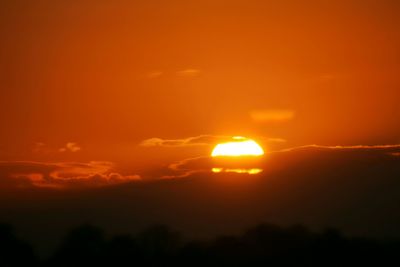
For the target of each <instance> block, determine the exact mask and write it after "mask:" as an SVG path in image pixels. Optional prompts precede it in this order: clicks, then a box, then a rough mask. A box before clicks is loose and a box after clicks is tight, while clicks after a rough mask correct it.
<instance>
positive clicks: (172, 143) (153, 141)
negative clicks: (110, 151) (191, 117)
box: [140, 135, 232, 147]
mask: <svg viewBox="0 0 400 267" xmlns="http://www.w3.org/2000/svg"><path fill="white" fill-rule="evenodd" d="M231 138H232V137H231V136H220V135H199V136H195V137H188V138H184V139H162V138H157V137H155V138H149V139H146V140H144V141H142V142H141V143H140V146H145V147H154V146H162V147H184V146H204V145H213V144H216V143H219V142H224V141H229V140H231Z"/></svg>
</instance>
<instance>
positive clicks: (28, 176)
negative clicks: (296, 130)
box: [0, 161, 140, 188]
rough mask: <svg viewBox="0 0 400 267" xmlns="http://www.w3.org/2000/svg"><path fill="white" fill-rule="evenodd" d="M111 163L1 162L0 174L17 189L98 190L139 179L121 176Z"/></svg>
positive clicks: (132, 176)
mask: <svg viewBox="0 0 400 267" xmlns="http://www.w3.org/2000/svg"><path fill="white" fill-rule="evenodd" d="M113 169H114V164H112V163H111V162H102V161H92V162H89V163H77V162H61V163H42V162H28V161H21V162H0V175H1V177H2V178H3V179H4V180H6V181H7V182H8V184H13V185H15V186H17V187H27V186H34V187H49V188H78V187H101V186H107V185H114V184H120V183H126V182H131V181H137V180H140V176H139V175H121V174H119V173H116V172H115V171H114V170H113Z"/></svg>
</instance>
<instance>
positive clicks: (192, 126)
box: [0, 0, 400, 236]
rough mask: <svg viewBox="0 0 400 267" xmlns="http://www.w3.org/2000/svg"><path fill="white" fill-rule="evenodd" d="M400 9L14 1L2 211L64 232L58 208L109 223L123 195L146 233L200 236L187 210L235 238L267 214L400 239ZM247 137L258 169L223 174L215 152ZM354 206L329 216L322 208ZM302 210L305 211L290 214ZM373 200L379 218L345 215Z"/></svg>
mask: <svg viewBox="0 0 400 267" xmlns="http://www.w3.org/2000/svg"><path fill="white" fill-rule="evenodd" d="M399 14H400V1H396V0H380V1H374V0H335V1H323V0H308V1H300V0H299V1H296V0H279V1H278V0H276V1H261V0H258V1H256V0H246V1H244V0H243V1H242V0H229V1H222V0H202V1H200V0H199V1H197V0H190V1H180V0H169V1H162V0H148V1H147V0H146V1H128V0H126V1H123V0H114V1H105V0H83V1H75V0H73V1H67V0H65V1H64V0H60V1H54V0H51V1H50V0H39V1H30V0H5V1H1V2H0V40H1V41H0V125H1V129H2V130H1V131H0V179H1V180H0V192H2V193H1V194H2V196H0V198H2V199H3V200H2V201H1V203H0V206H1V207H3V208H7V210H8V211H13V212H11V213H7V214H5V213H2V214H1V218H2V219H4V218H6V219H10V220H11V221H15V222H17V223H18V222H19V223H20V224H21V225H24V219H23V218H25V216H29V214H39V215H38V218H39V219H38V220H39V221H40V220H44V221H46V220H47V219H48V218H49V217H51V216H50V215H49V214H51V212H49V211H53V212H54V214H58V215H57V216H59V217H58V218H64V217H63V216H66V217H65V218H67V219H66V220H64V221H63V223H65V224H67V221H68V222H71V221H74V222H75V221H77V218H75V219H70V218H69V217H68V216H67V215H66V213H65V214H64V215H60V214H59V213H61V208H60V207H63V208H65V209H67V210H68V209H71V210H73V207H76V206H79V204H77V205H76V203H77V202H78V200H77V199H81V201H82V202H85V204H84V205H85V206H82V207H81V209H80V210H79V212H82V214H84V213H85V212H83V210H85V209H87V210H95V211H93V217H90V215H87V217H85V218H86V219H87V220H89V221H92V220H93V221H94V222H104V223H103V224H104V225H107V223H108V221H107V219H104V218H105V216H106V215H102V214H103V213H102V212H104V214H107V211H110V213H111V210H114V208H112V207H114V206H120V203H122V202H124V203H128V204H127V206H126V207H124V208H121V209H123V214H128V213H129V212H130V211H129V209H128V207H129V208H132V213H133V214H135V215H132V217H134V218H138V217H140V218H142V219H141V220H142V221H140V222H141V223H142V224H143V225H144V224H146V223H148V222H152V221H159V220H161V221H163V220H165V221H167V222H169V223H171V224H174V223H175V224H176V225H179V226H181V227H182V228H185V227H187V228H189V229H191V230H193V232H196V231H197V230H198V231H199V232H201V231H203V230H204V229H202V228H201V227H200V226H198V225H196V224H195V223H194V224H193V225H195V226H193V225H191V226H188V225H190V223H189V222H188V223H187V224H185V223H182V222H181V224H179V223H178V221H179V220H181V219H182V220H183V218H184V215H182V214H186V213H185V212H186V211H188V210H189V208H188V207H186V206H185V205H188V206H190V204H191V203H192V204H193V206H194V207H198V208H199V212H198V213H197V214H194V215H193V216H194V218H197V222H198V223H199V222H200V221H202V220H207V218H211V217H212V218H214V217H213V216H214V215H215V214H218V216H221V218H220V217H218V216H217V217H218V219H215V220H216V221H215V225H220V226H218V227H219V228H218V227H217V228H218V229H222V228H223V227H225V226H226V227H228V226H227V225H230V224H225V221H224V220H223V215H226V214H222V213H220V210H225V211H226V210H228V211H227V212H228V214H229V215H227V216H228V217H226V218H231V219H233V218H235V220H236V221H235V220H233V221H234V222H235V223H238V224H239V226H240V227H241V226H243V225H245V224H246V223H250V222H252V221H257V220H264V219H265V220H268V219H269V218H272V220H276V221H277V222H287V221H290V222H292V221H294V222H295V221H300V220H302V221H305V222H310V224H312V223H315V224H318V225H321V224H326V223H331V222H332V224H335V223H338V225H339V226H343V227H348V229H350V230H355V229H356V228H355V227H353V226H354V224H356V223H359V222H360V221H361V220H362V219H365V218H370V216H372V214H373V213H374V212H377V211H380V212H381V213H382V214H384V215H385V216H386V215H387V216H389V217H385V218H388V220H389V221H390V223H388V225H389V228H387V229H390V230H388V231H389V232H390V233H394V232H396V233H398V234H399V236H400V229H398V227H396V226H395V225H396V224H395V223H397V222H398V220H397V219H394V218H392V217H391V216H392V215H390V214H391V211H393V209H392V208H393V207H394V204H393V202H391V200H393V198H390V196H393V197H394V198H395V199H396V201H397V200H399V199H398V197H395V196H396V195H398V192H397V191H395V190H399V182H397V181H396V180H395V178H396V177H397V178H399V177H400V161H399V160H400V146H399V145H398V144H400V108H399V102H400V75H399V74H400V49H399V48H400V30H399V29H400V15H399ZM234 136H244V137H246V138H251V139H253V140H255V141H257V143H258V144H260V146H261V147H262V148H263V149H264V151H265V155H264V156H263V158H262V160H261V162H258V163H257V166H256V167H260V166H261V168H262V169H263V172H262V173H261V174H258V175H254V177H253V176H252V177H251V178H250V176H251V175H248V174H238V173H234V174H229V173H225V174H220V176H221V177H223V178H221V180H218V179H217V178H216V176H218V174H212V173H211V172H210V171H211V168H212V167H214V166H213V164H214V163H213V162H212V159H211V158H210V155H211V152H212V149H213V148H214V147H215V145H217V144H219V143H223V142H227V141H229V140H231V139H232V137H234ZM239 161H240V160H239ZM232 164H233V165H234V164H236V163H232ZM232 164H231V165H232ZM233 167H234V166H233ZM332 173H337V175H339V174H341V175H342V176H340V177H341V178H339V177H336V176H332V175H333V174H332ZM199 177H203V178H199ZM271 177H274V179H275V180H274V179H272V178H271ZM344 177H345V178H346V179H344ZM354 177H357V178H354ZM347 178H348V180H347ZM352 178H354V179H352ZM199 179H200V180H199ZM229 179H233V180H234V181H235V182H234V183H233V184H232V181H227V180H229ZM270 179H272V180H274V181H275V182H272V187H271V188H274V189H275V191H272V189H271V188H270V187H269V186H270V185H269V184H268V182H267V181H270ZM291 179H292V180H291ZM363 179H365V180H366V181H368V182H367V183H365V184H363V185H362V186H356V185H359V182H360V181H364V180H363ZM177 180H179V181H181V180H184V181H186V182H182V183H183V184H180V182H179V181H177ZM147 181H149V184H147V183H145V184H143V182H147ZM190 181H193V183H190ZM240 181H241V182H240ZM385 181H386V182H385ZM165 183H167V184H165ZM169 183H170V184H169ZM176 183H178V185H176ZM240 183H245V184H240ZM375 183H379V185H377V184H375ZM199 184H200V185H199ZM255 184H257V187H252V186H255ZM295 185H296V186H295ZM115 186H117V187H115ZM152 186H154V188H152ZM163 186H165V187H163ZM335 186H337V188H336V187H335ZM93 188H94V189H98V190H100V191H96V190H95V191H90V192H88V193H84V192H82V191H81V189H90V190H92V189H93ZM141 188H142V189H143V190H142V189H141ZM223 188H225V189H223ZM226 188H228V189H226ZM238 188H241V189H238ZM256 188H258V189H256ZM267 188H268V189H267ZM327 188H330V189H332V188H333V189H332V190H333V191H332V192H336V193H332V192H331V191H329V190H330V189H328V191H329V192H331V193H332V194H331V193H326V191H323V190H325V189H327ZM339 188H340V189H339ZM378 188H379V190H378ZM64 189H65V190H64ZM108 189H109V190H110V192H108V191H107V190H108ZM35 190H37V191H35ZM60 190H61V191H62V192H60ZM104 190H105V191H104ZM118 190H120V191H121V192H120V193H118V192H119V191H118ZM201 190H204V191H203V192H202V191H201ZM254 190H255V191H254ZM310 190H311V191H312V190H315V191H312V192H314V193H315V195H313V194H311V196H310V198H311V199H312V200H313V201H311V200H310V202H309V200H305V198H306V195H307V194H308V193H306V192H310ZM363 190H364V191H363ZM371 190H372V191H371ZM391 190H392V191H391ZM75 191H76V192H75ZM27 192H29V193H27ZM55 192H58V193H55ZM74 192H75V193H74ZM251 192H252V193H251ZM317 192H318V193H317ZM323 192H325V193H326V194H327V195H325V196H324V193H323ZM357 192H358V193H359V194H358V193H357ZM382 192H384V193H383V194H382V195H385V196H387V198H380V197H381V195H380V194H381V193H382ZM390 192H391V193H390ZM203 193H204V194H209V195H210V199H209V200H207V201H206V200H204V201H205V202H202V200H201V199H202V198H201V196H202V194H203ZM225 193H226V195H224V194H225ZM53 194H55V195H53ZM57 194H60V195H57ZM71 194H72V195H71ZM73 194H76V195H75V196H76V198H75V197H72V196H73ZM286 194H287V195H286ZM330 194H331V195H330ZM117 195H118V196H119V197H115V198H114V196H117ZM170 195H173V197H171V198H169V197H167V196H170ZM250 195H251V197H250ZM334 195H335V196H334ZM342 195H343V203H341V204H340V203H337V206H335V207H332V210H333V211H332V213H331V214H329V215H328V214H326V213H325V211H323V209H322V208H321V209H319V208H317V207H315V209H314V206H313V207H312V208H311V206H312V205H314V204H315V203H318V202H319V201H320V200H321V198H323V199H324V200H325V201H326V202H327V203H332V202H330V201H328V200H327V199H328V198H330V197H332V199H339V198H342ZM354 195H355V196H354ZM89 196H92V197H89ZM265 196H267V199H265V198H263V197H265ZM294 196H297V197H298V198H297V200H296V197H294ZM339 196H340V197H339ZM325 197H326V199H325ZM47 198H49V199H52V200H51V201H49V199H47ZM219 198H220V200H221V201H222V202H221V203H219V204H220V206H219V205H218V204H217V205H216V206H214V207H213V208H212V210H211V211H210V210H203V208H204V206H203V205H202V204H201V203H203V204H204V205H211V206H213V204H212V203H211V202H212V201H211V199H212V200H213V201H217V202H218V199H219ZM71 199H72V200H71ZM182 199H188V202H187V203H186V204H183V202H184V201H182ZM298 199H302V200H301V201H306V203H308V204H305V205H306V207H309V209H307V208H304V206H303V208H304V209H305V210H303V209H302V208H300V209H297V210H296V211H295V212H294V211H293V210H292V211H291V212H292V213H291V212H289V210H290V208H289V206H290V205H291V204H288V203H292V204H293V205H295V203H304V202H298ZM377 199H378V200H379V199H380V201H382V202H379V203H381V204H379V203H378V204H377V202H373V200H377ZM6 200H11V201H6ZM270 200H273V202H272V203H271V201H270ZM345 200H346V201H349V202H346V201H345ZM52 201H55V203H59V204H60V206H57V204H51V205H53V206H46V205H47V204H48V203H50V202H52ZM74 201H75V202H74ZM88 201H89V202H88ZM91 201H93V202H91ZM168 201H170V202H168ZM190 201H192V202H190ZM262 201H264V202H265V201H267V202H268V204H266V209H269V211H268V212H264V211H261V210H260V209H261V207H263V205H264V204H260V203H264V202H262ZM352 201H353V202H352ZM143 202H145V204H143V206H142V208H143V209H145V208H146V207H147V208H149V207H152V208H154V209H151V210H152V212H150V213H147V212H146V211H144V210H142V209H141V208H139V206H140V205H139V204H138V203H143ZM350 202H351V203H353V204H349V203H350ZM43 203H46V204H43ZM68 203H74V204H71V206H68V205H69V204H68ZM88 203H89V204H88ZM90 203H91V204H90ZM101 203H103V204H101ZM104 203H108V204H107V205H105V206H106V207H105V210H102V211H100V210H101V209H100V208H99V207H100V206H102V207H104ZM133 203H136V204H133ZM210 203H211V204H210ZM214 203H215V202H214ZM229 203H231V204H232V205H233V203H235V205H236V204H238V203H239V204H238V206H239V207H238V209H237V210H234V211H233V210H229V209H230V208H231V206H230V204H229ZM257 203H258V204H257ZM310 203H314V204H310ZM367 203H368V204H367ZM371 203H372V204H371ZM373 203H375V204H376V206H373V210H374V212H372V211H371V212H370V213H369V212H367V211H364V212H365V213H363V214H361V215H360V216H359V217H357V215H354V217H351V218H349V217H346V218H349V219H348V220H349V221H345V219H343V220H341V219H340V218H342V217H341V215H343V216H344V217H343V218H345V214H341V215H340V213H338V212H339V210H340V208H339V207H346V208H348V209H349V211H348V214H350V213H351V212H352V211H353V209H354V210H357V209H358V210H360V209H359V207H360V206H362V207H365V206H367V205H373ZM396 203H397V202H396ZM30 205H31V206H30ZM74 205H75V206H74ZM132 205H134V206H132ZM135 205H139V206H135ZM163 205H166V206H167V207H169V208H170V209H169V210H170V211H171V209H172V210H173V208H172V207H175V208H176V209H177V210H176V211H175V212H176V213H174V212H173V211H172V212H171V214H168V215H167V214H164V213H163V212H161V210H162V209H163V208H162V207H164V206H163ZM299 205H300V204H299ZM307 205H310V206H307ZM332 205H334V204H332ZM335 205H336V204H335ZM380 205H381V206H380ZM382 206H384V207H385V208H382ZM39 207H40V208H39ZM85 207H86V208H85ZM227 207H228V208H227ZM249 207H253V208H249ZM255 207H256V208H255ZM280 208H281V209H282V212H283V215H282V216H280V215H278V214H279V212H277V210H279V209H280ZM219 209H220V210H219ZM96 210H99V213H96V212H97V211H96ZM117 210H118V209H117ZM301 210H303V211H304V213H301ZM75 211H76V210H74V212H75ZM79 212H77V213H78V214H80V213H79ZM113 212H114V211H113ZM121 212H122V210H121ZM309 212H313V213H315V214H318V216H319V215H321V216H320V217H319V218H320V219H321V220H319V219H318V220H314V219H315V218H310V217H309V216H308V215H306V214H308V213H309ZM360 212H361V211H360ZM250 213H251V214H250ZM90 214H91V213H90ZM95 214H96V215H95ZM99 214H100V215H99ZM113 214H114V213H113ZM121 214H122V213H121ZM121 214H119V215H118V214H117V212H115V214H114V216H117V217H118V216H122V215H121ZM338 214H339V215H338ZM229 216H231V217H229ZM268 216H271V217H268ZM346 216H347V215H346ZM382 216H383V215H382ZM77 217H79V216H77ZM118 218H119V220H120V221H119V222H120V225H126V224H127V221H126V220H127V219H126V218H125V217H123V216H122V217H118ZM238 218H242V220H238ZM332 218H335V219H338V218H339V219H338V220H337V221H333V220H331V219H332ZM103 219H104V220H103ZM391 219H393V220H391ZM60 221H61V219H60ZM233 221H231V222H230V223H234V222H233ZM316 221H318V223H317V222H316ZM121 222H123V223H121ZM374 223H375V224H374ZM39 224H40V223H39V222H36V224H35V223H33V224H32V225H29V226H27V225H28V223H26V222H25V226H24V227H25V228H23V227H22V228H23V229H25V230H26V229H34V226H33V225H39ZM60 224H61V223H60ZM110 224H111V223H110ZM139 224H140V223H139ZM371 224H373V225H375V226H374V227H375V228H373V227H372V228H370V229H375V230H376V231H375V230H373V231H375V232H373V234H377V233H381V232H383V230H382V229H381V228H380V227H381V226H382V224H380V223H379V222H376V221H372V222H371ZM30 227H31V228H30ZM54 227H55V226H54ZM207 227H208V228H210V227H211V225H210V224H207ZM232 227H233V226H232ZM363 227H364V228H362V229H361V230H360V229H356V231H355V232H357V231H359V232H362V233H364V232H366V231H367V230H366V229H367V228H368V227H370V225H368V227H367V226H363ZM390 227H392V228H390ZM208 228H207V229H208ZM228 228H229V227H228ZM200 229H201V230H200ZM213 230H214V231H217V230H216V229H213ZM364 230H365V231H364ZM381 230H382V231H381ZM204 231H206V230H204ZM26 232H29V231H28V230H26ZM32 232H33V230H32ZM385 234H387V232H385ZM28 235H29V234H28Z"/></svg>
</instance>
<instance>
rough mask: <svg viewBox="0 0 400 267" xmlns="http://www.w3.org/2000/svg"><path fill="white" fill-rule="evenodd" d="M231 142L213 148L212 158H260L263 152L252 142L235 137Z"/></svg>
mask: <svg viewBox="0 0 400 267" xmlns="http://www.w3.org/2000/svg"><path fill="white" fill-rule="evenodd" d="M232 139H233V141H231V142H226V143H221V144H218V145H216V146H215V147H214V149H213V151H212V153H211V156H212V157H220V156H221V157H240V156H262V155H264V150H263V149H262V148H261V146H260V145H259V144H257V143H256V142H255V141H254V140H251V139H248V138H246V137H242V136H235V137H233V138H232Z"/></svg>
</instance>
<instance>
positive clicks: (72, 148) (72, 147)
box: [58, 142, 82, 153]
mask: <svg viewBox="0 0 400 267" xmlns="http://www.w3.org/2000/svg"><path fill="white" fill-rule="evenodd" d="M81 149H82V148H81V147H80V146H79V145H78V144H77V143H74V142H69V143H67V144H65V146H64V147H62V148H60V149H59V150H58V151H59V152H61V153H64V152H72V153H75V152H78V151H80V150H81Z"/></svg>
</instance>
